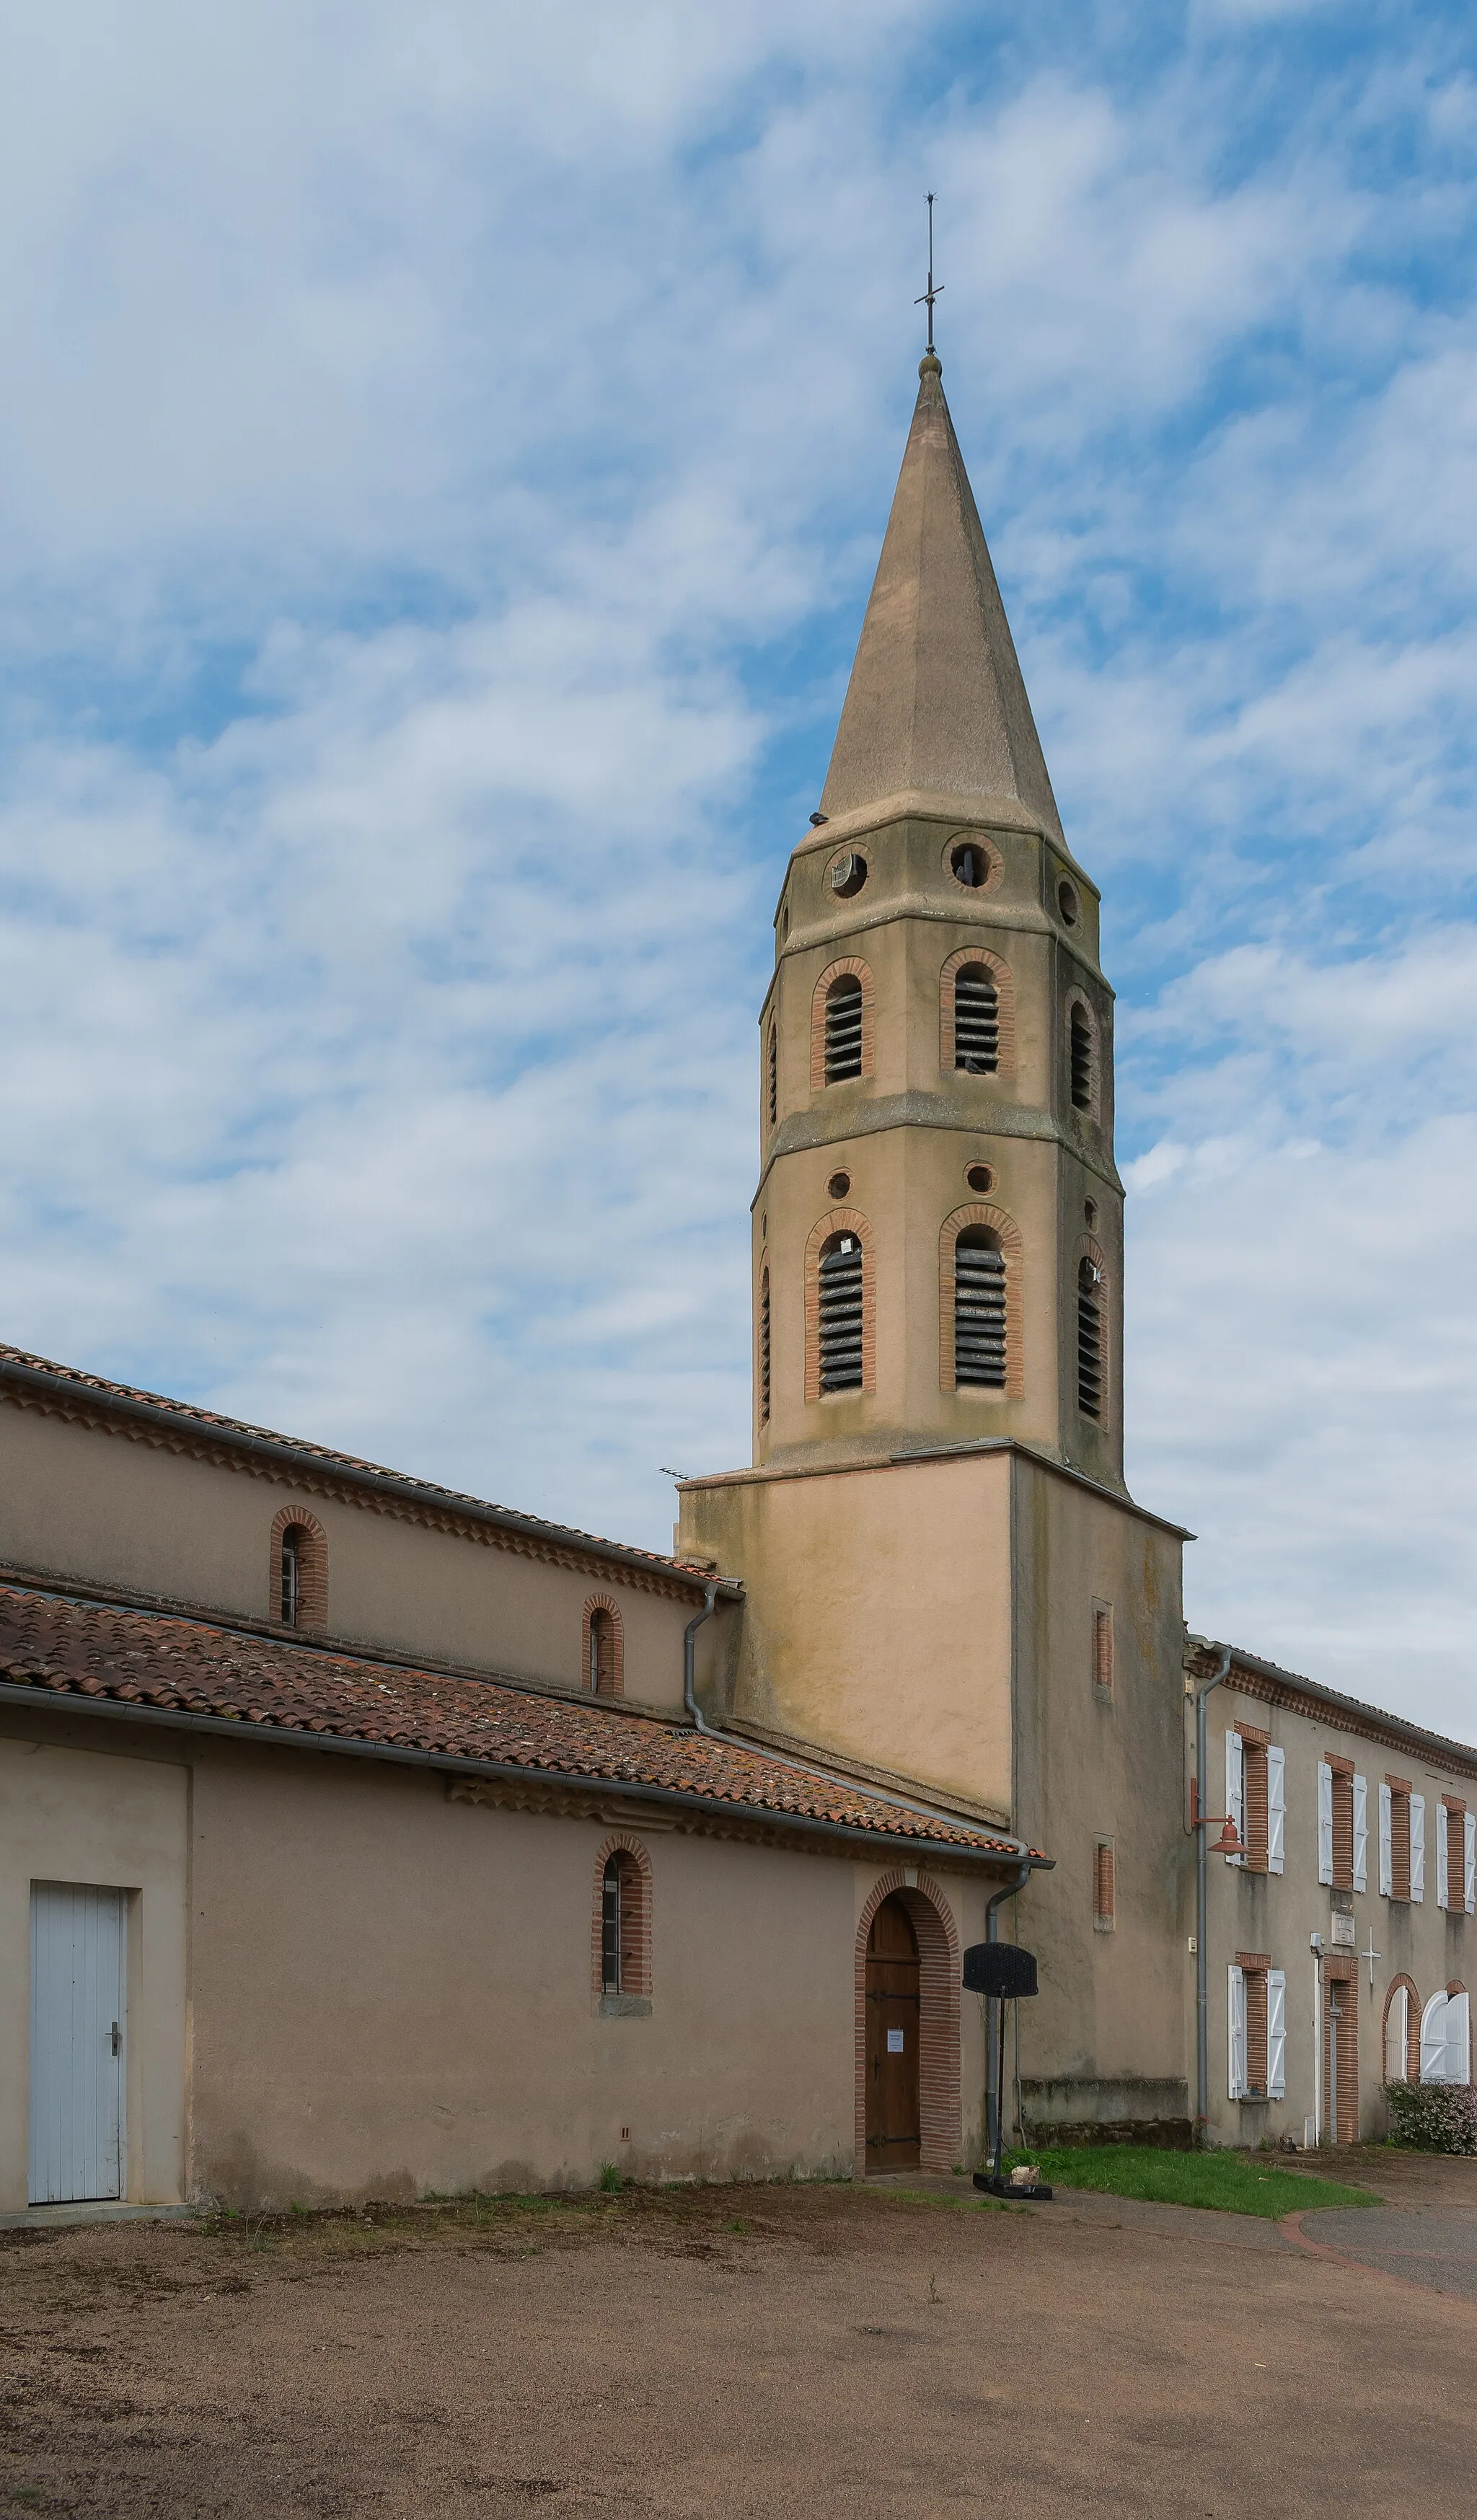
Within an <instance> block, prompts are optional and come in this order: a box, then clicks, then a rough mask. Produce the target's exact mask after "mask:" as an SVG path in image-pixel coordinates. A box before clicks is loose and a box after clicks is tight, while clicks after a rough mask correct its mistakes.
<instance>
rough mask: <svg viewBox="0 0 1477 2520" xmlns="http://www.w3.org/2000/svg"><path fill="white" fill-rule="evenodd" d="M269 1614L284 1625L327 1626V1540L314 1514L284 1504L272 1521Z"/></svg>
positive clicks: (277, 1623)
mask: <svg viewBox="0 0 1477 2520" xmlns="http://www.w3.org/2000/svg"><path fill="white" fill-rule="evenodd" d="M271 1546H272V1556H271V1576H270V1586H271V1589H270V1592H269V1595H268V1600H269V1603H270V1609H269V1616H270V1617H271V1619H272V1621H273V1623H274V1625H276V1626H278V1627H283V1628H311V1629H319V1628H324V1627H327V1625H328V1594H329V1585H328V1539H327V1535H326V1534H325V1532H324V1528H323V1525H322V1523H321V1522H319V1521H318V1520H317V1518H316V1516H315V1515H313V1514H311V1513H306V1512H304V1510H303V1508H301V1506H297V1507H291V1506H285V1507H284V1508H283V1509H282V1511H281V1513H279V1514H278V1515H277V1517H276V1519H275V1521H274V1522H273V1524H272V1542H271Z"/></svg>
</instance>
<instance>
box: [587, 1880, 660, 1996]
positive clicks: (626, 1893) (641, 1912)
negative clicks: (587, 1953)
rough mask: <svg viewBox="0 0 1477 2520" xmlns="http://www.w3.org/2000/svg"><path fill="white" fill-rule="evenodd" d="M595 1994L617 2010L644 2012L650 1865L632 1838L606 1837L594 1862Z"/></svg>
mask: <svg viewBox="0 0 1477 2520" xmlns="http://www.w3.org/2000/svg"><path fill="white" fill-rule="evenodd" d="M595 1992H596V1994H597V1995H599V1996H600V1997H601V1998H602V2002H603V2005H604V2007H605V2008H607V2009H609V2010H611V2011H619V2012H649V2010H650V2005H649V2003H647V2002H645V2001H644V1999H645V1998H646V1997H648V1996H649V1994H650V1992H651V1864H650V1858H649V1856H648V1854H647V1852H646V1850H645V1848H644V1847H643V1846H642V1845H641V1843H640V1841H639V1840H638V1839H635V1838H628V1837H617V1838H615V1839H613V1840H612V1839H610V1838H606V1840H605V1843H604V1846H603V1847H602V1848H601V1850H600V1853H599V1855H598V1856H597V1858H596V1865H595Z"/></svg>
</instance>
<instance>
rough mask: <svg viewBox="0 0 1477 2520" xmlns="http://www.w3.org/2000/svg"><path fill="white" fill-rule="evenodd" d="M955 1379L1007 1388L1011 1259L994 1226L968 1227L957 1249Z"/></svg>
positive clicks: (965, 1384)
mask: <svg viewBox="0 0 1477 2520" xmlns="http://www.w3.org/2000/svg"><path fill="white" fill-rule="evenodd" d="M954 1379H955V1383H956V1385H958V1386H961V1387H962V1388H964V1389H968V1390H975V1391H1004V1389H1005V1387H1006V1255H1005V1253H1004V1252H1003V1251H1002V1249H1001V1247H1000V1237H999V1235H998V1234H996V1233H995V1231H994V1230H993V1228H992V1227H990V1226H988V1225H966V1226H965V1228H964V1230H963V1232H962V1235H961V1236H960V1238H959V1240H958V1241H957V1242H956V1244H955V1246H954Z"/></svg>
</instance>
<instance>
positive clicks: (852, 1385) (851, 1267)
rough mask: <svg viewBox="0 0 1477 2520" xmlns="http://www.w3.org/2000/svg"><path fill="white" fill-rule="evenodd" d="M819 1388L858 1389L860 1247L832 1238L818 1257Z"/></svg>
mask: <svg viewBox="0 0 1477 2520" xmlns="http://www.w3.org/2000/svg"><path fill="white" fill-rule="evenodd" d="M820 1303H821V1388H822V1390H823V1391H860V1390H861V1388H862V1245H861V1243H860V1242H859V1241H858V1239H857V1237H856V1236H855V1235H854V1234H837V1235H834V1236H832V1238H831V1239H830V1241H829V1242H828V1244H827V1246H826V1248H825V1250H824V1251H823V1252H822V1254H821V1295H820Z"/></svg>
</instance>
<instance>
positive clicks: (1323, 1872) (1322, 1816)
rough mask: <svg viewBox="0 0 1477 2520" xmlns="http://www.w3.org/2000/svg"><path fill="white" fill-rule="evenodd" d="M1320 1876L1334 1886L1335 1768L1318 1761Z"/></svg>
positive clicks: (1330, 1886) (1324, 1760)
mask: <svg viewBox="0 0 1477 2520" xmlns="http://www.w3.org/2000/svg"><path fill="white" fill-rule="evenodd" d="M1318 1877H1319V1879H1320V1881H1326V1882H1327V1884H1328V1886H1329V1888H1330V1889H1331V1888H1332V1886H1333V1770H1332V1769H1331V1768H1330V1767H1329V1765H1328V1763H1327V1761H1326V1759H1320V1761H1319V1763H1318Z"/></svg>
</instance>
